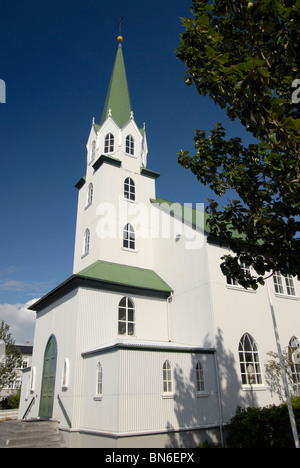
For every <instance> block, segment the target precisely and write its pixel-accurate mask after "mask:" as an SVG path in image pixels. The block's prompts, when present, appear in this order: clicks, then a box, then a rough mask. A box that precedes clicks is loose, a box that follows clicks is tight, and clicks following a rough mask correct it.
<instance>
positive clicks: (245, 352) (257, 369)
mask: <svg viewBox="0 0 300 468" xmlns="http://www.w3.org/2000/svg"><path fill="white" fill-rule="evenodd" d="M246 340H247V341H248V343H246ZM248 345H249V348H250V349H247V347H248ZM238 353H239V364H240V377H241V381H242V385H243V388H247V387H248V388H255V387H262V385H263V379H262V370H261V364H260V357H259V351H258V346H257V343H256V341H255V339H254V338H253V336H252V335H250V333H248V332H246V333H244V334H243V336H242V337H241V339H240V341H239V346H238Z"/></svg>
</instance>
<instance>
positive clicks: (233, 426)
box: [226, 397, 300, 448]
mask: <svg viewBox="0 0 300 468" xmlns="http://www.w3.org/2000/svg"><path fill="white" fill-rule="evenodd" d="M293 411H294V415H295V419H296V424H297V429H298V433H299V431H300V398H299V397H298V398H295V399H294V400H293ZM226 446H227V447H229V448H295V444H294V438H293V434H292V429H291V425H290V419H289V414H288V409H287V405H286V404H281V405H279V406H275V405H272V406H267V407H263V408H240V407H238V408H237V411H236V414H235V415H234V416H233V418H232V419H231V420H230V422H229V424H228V426H227V438H226Z"/></svg>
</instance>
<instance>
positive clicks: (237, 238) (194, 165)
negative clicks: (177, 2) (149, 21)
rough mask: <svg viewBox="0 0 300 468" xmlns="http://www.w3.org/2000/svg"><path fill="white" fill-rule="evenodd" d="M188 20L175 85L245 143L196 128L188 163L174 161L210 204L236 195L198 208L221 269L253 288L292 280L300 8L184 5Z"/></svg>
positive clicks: (264, 0)
mask: <svg viewBox="0 0 300 468" xmlns="http://www.w3.org/2000/svg"><path fill="white" fill-rule="evenodd" d="M191 12H192V17H188V18H183V19H182V21H183V25H184V27H185V32H183V33H182V34H181V42H180V46H179V47H178V49H177V56H178V58H179V59H180V60H182V61H183V62H184V63H185V65H186V67H187V69H186V73H185V81H186V83H187V84H188V85H194V86H195V87H196V89H197V91H198V92H199V93H200V95H203V96H205V95H208V96H210V98H212V99H213V100H214V102H215V103H216V104H217V105H219V106H220V107H221V108H222V109H224V110H225V111H226V114H227V116H228V117H229V119H231V120H235V119H238V120H239V121H240V122H241V124H242V125H243V126H244V127H245V128H246V129H247V131H249V132H250V133H251V134H252V136H253V143H252V144H249V145H248V146H245V145H244V144H243V142H242V140H241V138H239V137H236V138H230V139H226V131H225V128H224V127H223V126H222V125H221V124H219V123H218V124H217V125H215V126H214V128H213V129H212V130H211V131H210V134H208V135H207V134H206V132H204V131H203V130H196V136H195V148H196V154H195V155H194V156H191V155H190V153H189V152H188V151H181V152H180V153H179V163H180V164H181V165H182V166H183V167H185V168H187V169H190V170H191V171H192V172H193V173H194V174H195V175H196V176H197V178H198V179H199V181H201V182H202V183H203V184H205V185H208V186H209V187H210V188H211V189H212V190H213V191H214V192H215V194H216V195H217V196H218V197H227V196H228V194H231V193H232V190H234V192H233V193H236V196H234V198H236V199H234V200H230V201H229V202H228V203H227V204H226V206H222V207H220V206H219V202H218V201H216V200H211V199H209V200H208V201H209V205H208V207H207V211H208V212H209V213H210V217H209V225H210V229H211V232H212V233H213V234H214V235H216V236H217V237H218V239H219V242H220V244H221V245H222V246H226V247H229V248H230V249H231V251H232V252H233V254H231V255H225V256H223V257H222V260H223V262H222V263H221V269H222V271H223V273H224V274H225V275H230V276H232V277H233V278H235V279H236V280H237V281H238V282H239V283H240V284H241V285H242V286H244V287H252V288H254V289H256V288H257V287H258V285H259V284H264V279H265V278H266V276H269V275H271V274H273V273H274V271H281V273H282V274H292V275H294V276H298V279H299V274H300V254H299V231H300V218H299V216H300V157H299V150H300V104H299V101H300V99H299V96H300V80H299V78H300V73H299V64H300V49H299V43H300V0H255V1H249V0H214V1H213V2H212V1H211V0H205V1H200V0H194V1H193V7H192V10H191ZM297 86H298V88H297ZM252 136H251V138H252ZM241 264H247V265H249V266H252V267H253V269H254V270H255V272H256V274H249V273H245V272H244V270H243V269H242V268H241Z"/></svg>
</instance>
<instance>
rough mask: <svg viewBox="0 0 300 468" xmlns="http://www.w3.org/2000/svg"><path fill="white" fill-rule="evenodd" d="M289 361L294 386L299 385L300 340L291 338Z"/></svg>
mask: <svg viewBox="0 0 300 468" xmlns="http://www.w3.org/2000/svg"><path fill="white" fill-rule="evenodd" d="M288 353H289V360H290V366H291V371H292V379H293V382H294V383H295V384H299V383H300V340H298V338H296V337H295V336H293V337H292V338H291V339H290V342H289V348H288Z"/></svg>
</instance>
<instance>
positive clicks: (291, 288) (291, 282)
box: [284, 275, 296, 296]
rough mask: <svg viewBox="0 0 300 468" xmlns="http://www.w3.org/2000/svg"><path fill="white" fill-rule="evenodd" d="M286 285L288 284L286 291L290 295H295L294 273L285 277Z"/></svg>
mask: <svg viewBox="0 0 300 468" xmlns="http://www.w3.org/2000/svg"><path fill="white" fill-rule="evenodd" d="M284 278H285V285H286V292H287V295H288V296H295V295H296V293H295V286H294V278H293V277H292V275H286V276H285V277H284Z"/></svg>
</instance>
